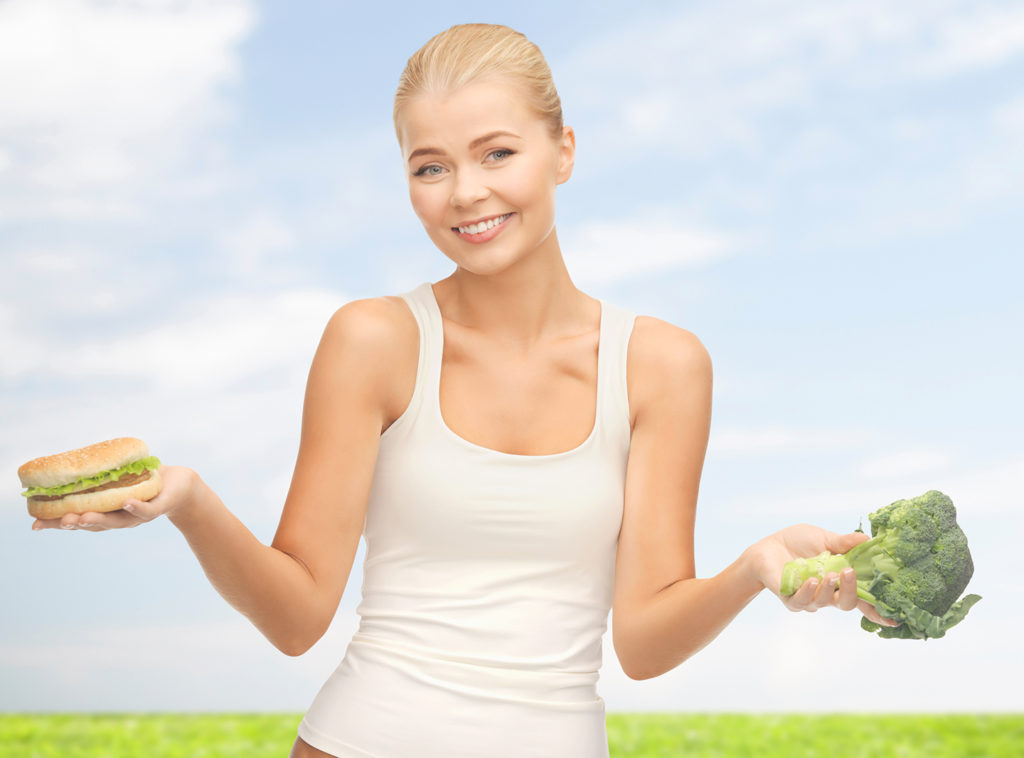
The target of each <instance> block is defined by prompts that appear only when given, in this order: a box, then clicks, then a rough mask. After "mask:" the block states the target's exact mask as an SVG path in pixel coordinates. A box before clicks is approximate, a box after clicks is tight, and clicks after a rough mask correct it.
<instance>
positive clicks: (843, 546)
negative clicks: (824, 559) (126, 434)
mask: <svg viewBox="0 0 1024 758" xmlns="http://www.w3.org/2000/svg"><path fill="white" fill-rule="evenodd" d="M869 539H871V538H870V537H868V535H866V534H864V533H863V532H850V533H849V534H835V533H831V534H829V535H828V536H827V537H826V538H825V544H826V545H827V546H828V551H829V552H830V553H845V552H846V551H847V550H850V549H851V548H853V547H854V545H859V544H860V543H862V542H864V541H866V540H869Z"/></svg>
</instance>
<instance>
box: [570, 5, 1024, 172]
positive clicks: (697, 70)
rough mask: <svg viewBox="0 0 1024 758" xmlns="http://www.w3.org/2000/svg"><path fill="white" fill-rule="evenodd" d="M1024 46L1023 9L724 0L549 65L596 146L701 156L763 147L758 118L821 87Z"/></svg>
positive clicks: (889, 78)
mask: <svg viewBox="0 0 1024 758" xmlns="http://www.w3.org/2000/svg"><path fill="white" fill-rule="evenodd" d="M1022 52H1024V9H1022V8H1012V7H1002V8H998V7H988V8H984V9H980V10H979V9H978V8H977V7H975V6H970V5H967V4H964V3H957V2H953V1H952V0H946V1H945V2H937V3H900V4H894V3H881V2H865V3H859V2H838V3H828V4H824V5H821V4H819V5H814V6H811V5H806V4H798V5H786V4H780V3H761V4H758V5H754V6H751V5H750V4H749V3H740V2H724V3H716V4H714V5H710V6H708V5H702V6H685V7H681V8H680V9H678V10H676V11H675V12H670V13H661V12H659V14H658V16H657V19H656V21H655V20H653V19H652V18H650V17H643V16H638V17H637V18H636V20H635V21H634V22H633V23H632V24H631V25H628V26H626V27H625V28H617V29H616V30H615V32H614V34H609V35H605V36H600V37H597V38H594V39H592V40H591V41H590V42H589V43H588V44H586V45H584V46H582V47H580V48H578V49H577V50H575V51H573V53H572V54H570V55H568V56H566V57H565V58H563V59H561V60H557V61H555V64H554V69H555V71H556V74H557V75H558V76H559V81H560V82H562V84H561V85H560V86H561V87H562V89H563V90H564V91H565V94H566V95H567V105H568V106H569V108H570V113H572V112H573V111H575V112H576V113H579V114H581V115H582V114H584V113H594V112H597V113H600V114H601V117H600V118H599V120H598V123H599V124H600V127H599V129H600V131H599V134H598V135H595V137H597V138H598V139H599V141H600V142H601V144H602V145H606V146H619V145H622V144H623V143H633V144H645V143H646V144H649V145H652V146H656V147H657V149H658V150H659V151H669V152H670V153H673V154H675V155H677V156H682V157H686V158H689V159H693V160H707V159H708V158H709V157H711V156H712V155H714V154H717V153H719V152H721V151H725V150H733V151H734V150H736V149H739V150H741V151H743V152H749V153H752V154H758V153H761V152H762V151H763V150H764V149H765V148H766V144H765V141H766V139H768V137H769V135H771V134H772V133H773V131H772V130H770V129H765V128H764V125H763V123H762V120H763V119H765V118H768V117H770V116H773V115H775V114H778V113H794V112H795V113H799V114H801V118H803V115H802V114H803V113H804V112H805V111H806V109H807V108H808V107H810V106H813V105H814V104H815V101H816V98H818V97H819V93H820V91H821V90H822V89H823V88H827V89H828V90H829V91H832V92H842V91H844V90H847V89H850V90H855V91H863V90H864V89H865V88H868V89H882V88H894V87H901V86H903V85H906V84H910V83H919V82H922V81H928V80H931V79H935V78H938V77H948V76H952V75H955V74H962V73H968V72H971V71H974V70H978V69H982V68H989V67H994V66H997V65H999V64H1001V63H1003V62H1005V61H1007V60H1009V59H1011V58H1012V57H1014V56H1018V55H1020V54H1021V53H1022ZM817 110H820V108H818V109H817ZM574 118H578V117H577V116H574ZM593 138H594V137H592V139H593ZM773 147H774V146H773ZM602 154H605V155H614V154H615V152H614V150H612V151H610V152H608V151H605V152H604V153H602Z"/></svg>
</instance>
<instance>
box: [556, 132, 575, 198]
mask: <svg viewBox="0 0 1024 758" xmlns="http://www.w3.org/2000/svg"><path fill="white" fill-rule="evenodd" d="M575 161H576V133H575V132H574V131H573V130H572V127H571V126H563V127H562V138H561V140H559V143H558V173H557V175H556V182H557V183H558V184H564V183H565V182H567V181H569V177H570V176H572V167H573V164H574V163H575Z"/></svg>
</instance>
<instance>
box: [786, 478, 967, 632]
mask: <svg viewBox="0 0 1024 758" xmlns="http://www.w3.org/2000/svg"><path fill="white" fill-rule="evenodd" d="M869 519H870V521H871V535H872V536H871V539H870V540H867V541H866V542H862V543H861V544H859V545H857V546H856V547H854V548H853V549H851V550H849V551H848V552H846V553H844V554H843V555H831V554H829V553H823V554H822V555H819V556H815V557H814V558H801V559H798V560H796V561H790V562H789V563H787V564H786V566H785V567H784V568H783V574H782V588H781V592H782V594H784V595H790V594H792V593H793V592H795V591H796V590H797V589H799V587H800V585H802V584H803V582H804V581H805V580H806V579H807V578H809V577H811V576H819V577H824V576H825V574H826V573H828V572H830V571H835V572H839V571H842V569H843V568H845V567H846V566H852V567H853V569H854V570H855V571H856V572H857V595H858V597H860V598H861V599H863V600H866V601H867V602H869V603H871V604H872V605H874V606H875V608H876V609H877V610H878V612H879V614H881V615H882V616H884V617H885V618H888V619H893V620H895V621H899V622H900V625H899V626H897V627H884V626H880V625H879V624H875V623H873V622H871V621H869V620H868V619H866V618H864V619H861V626H862V627H863V628H864V629H866V630H867V631H869V632H878V634H879V636H880V637H885V638H894V637H895V638H903V639H928V638H930V637H942V636H943V635H944V634H945V633H946V630H947V629H949V628H950V627H952V626H954V625H955V624H958V623H959V622H960V621H962V620H963V618H964V616H966V615H967V611H968V610H970V608H971V606H973V605H974V604H975V603H976V602H977V601H978V600H980V599H981V598H980V597H979V596H978V595H967V596H966V597H964V598H963V599H962V600H959V601H958V600H957V598H959V597H960V593H961V592H963V591H964V589H965V588H966V587H967V584H968V582H970V580H971V576H972V575H973V574H974V562H973V561H972V560H971V553H970V551H969V550H968V549H967V537H966V535H965V534H964V533H963V530H962V529H961V528H960V526H959V525H958V524H957V523H956V508H954V506H953V501H952V500H950V499H949V497H948V496H947V495H944V494H943V493H941V492H939V491H938V490H930V491H928V492H926V493H924V494H923V495H921V496H920V497H915V498H911V499H909V500H897V501H896V502H894V503H891V504H889V505H887V506H885V507H884V508H880V509H879V510H877V511H875V512H874V513H872V514H871V515H870V516H869Z"/></svg>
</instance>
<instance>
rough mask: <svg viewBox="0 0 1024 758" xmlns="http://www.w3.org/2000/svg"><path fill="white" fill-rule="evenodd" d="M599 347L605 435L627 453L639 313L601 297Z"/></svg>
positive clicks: (599, 382) (601, 414) (599, 406)
mask: <svg viewBox="0 0 1024 758" xmlns="http://www.w3.org/2000/svg"><path fill="white" fill-rule="evenodd" d="M601 314H602V317H601V338H600V348H599V351H598V356H599V357H598V366H597V370H598V374H599V378H598V387H599V392H598V399H597V402H598V408H597V411H598V414H599V416H600V423H601V425H602V427H603V428H604V431H605V436H606V437H608V439H609V441H610V442H611V443H612V444H613V445H614V446H615V447H617V448H618V449H619V450H620V451H621V452H622V453H623V454H625V453H626V452H628V450H629V438H630V423H629V394H628V391H627V386H626V355H627V351H628V349H629V338H630V335H632V333H633V324H634V321H635V320H636V314H634V313H632V312H631V311H628V310H626V309H625V308H621V307H619V306H617V305H614V304H612V303H609V302H608V301H606V300H604V299H601Z"/></svg>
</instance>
